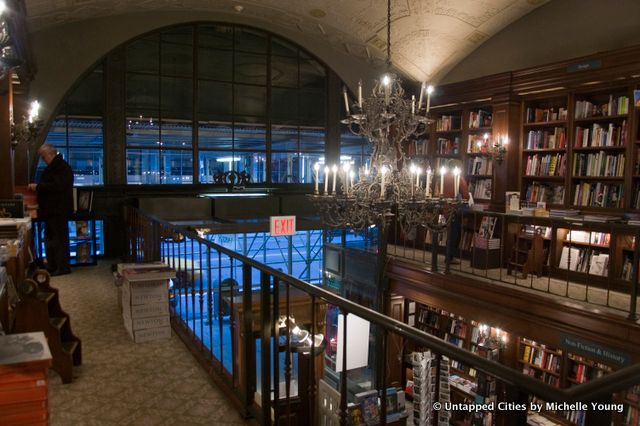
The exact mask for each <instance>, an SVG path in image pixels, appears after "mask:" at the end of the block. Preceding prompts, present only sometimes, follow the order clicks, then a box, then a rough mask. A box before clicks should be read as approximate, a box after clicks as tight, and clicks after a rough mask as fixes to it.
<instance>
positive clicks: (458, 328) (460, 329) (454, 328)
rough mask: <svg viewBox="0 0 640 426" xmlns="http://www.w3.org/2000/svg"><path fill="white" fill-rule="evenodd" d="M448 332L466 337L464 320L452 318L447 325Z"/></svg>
mask: <svg viewBox="0 0 640 426" xmlns="http://www.w3.org/2000/svg"><path fill="white" fill-rule="evenodd" d="M449 333H451V334H452V335H454V336H456V337H461V338H463V339H464V338H465V337H467V324H466V323H465V322H464V321H460V320H456V319H454V320H452V321H451V324H450V326H449Z"/></svg>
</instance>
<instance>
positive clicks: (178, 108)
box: [162, 77, 193, 120]
mask: <svg viewBox="0 0 640 426" xmlns="http://www.w3.org/2000/svg"><path fill="white" fill-rule="evenodd" d="M192 111H193V80H189V79H186V78H172V77H162V116H163V117H166V118H176V119H186V120H191V119H192V118H193V113H192Z"/></svg>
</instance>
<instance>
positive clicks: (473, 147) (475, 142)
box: [467, 133, 489, 154]
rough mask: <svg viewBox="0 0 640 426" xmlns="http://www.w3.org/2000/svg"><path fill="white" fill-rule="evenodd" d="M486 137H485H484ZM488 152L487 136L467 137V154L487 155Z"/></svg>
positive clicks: (486, 134)
mask: <svg viewBox="0 0 640 426" xmlns="http://www.w3.org/2000/svg"><path fill="white" fill-rule="evenodd" d="M485 136H486V137H485ZM488 151H489V134H488V133H485V134H473V135H469V139H468V140H467V154H487V153H488Z"/></svg>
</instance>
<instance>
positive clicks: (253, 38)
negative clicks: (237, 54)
mask: <svg viewBox="0 0 640 426" xmlns="http://www.w3.org/2000/svg"><path fill="white" fill-rule="evenodd" d="M235 37H236V45H235V46H236V50H240V51H244V52H255V53H267V35H266V34H265V33H263V32H262V31H258V30H253V29H249V28H239V27H236V29H235Z"/></svg>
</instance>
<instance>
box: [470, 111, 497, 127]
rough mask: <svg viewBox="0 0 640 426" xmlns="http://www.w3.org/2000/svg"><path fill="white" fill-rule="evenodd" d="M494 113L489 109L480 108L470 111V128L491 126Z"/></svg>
mask: <svg viewBox="0 0 640 426" xmlns="http://www.w3.org/2000/svg"><path fill="white" fill-rule="evenodd" d="M492 121H493V115H492V114H491V113H490V112H489V111H485V110H482V109H479V110H478V111H471V112H469V128H470V129H478V128H480V127H491V124H492Z"/></svg>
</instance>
